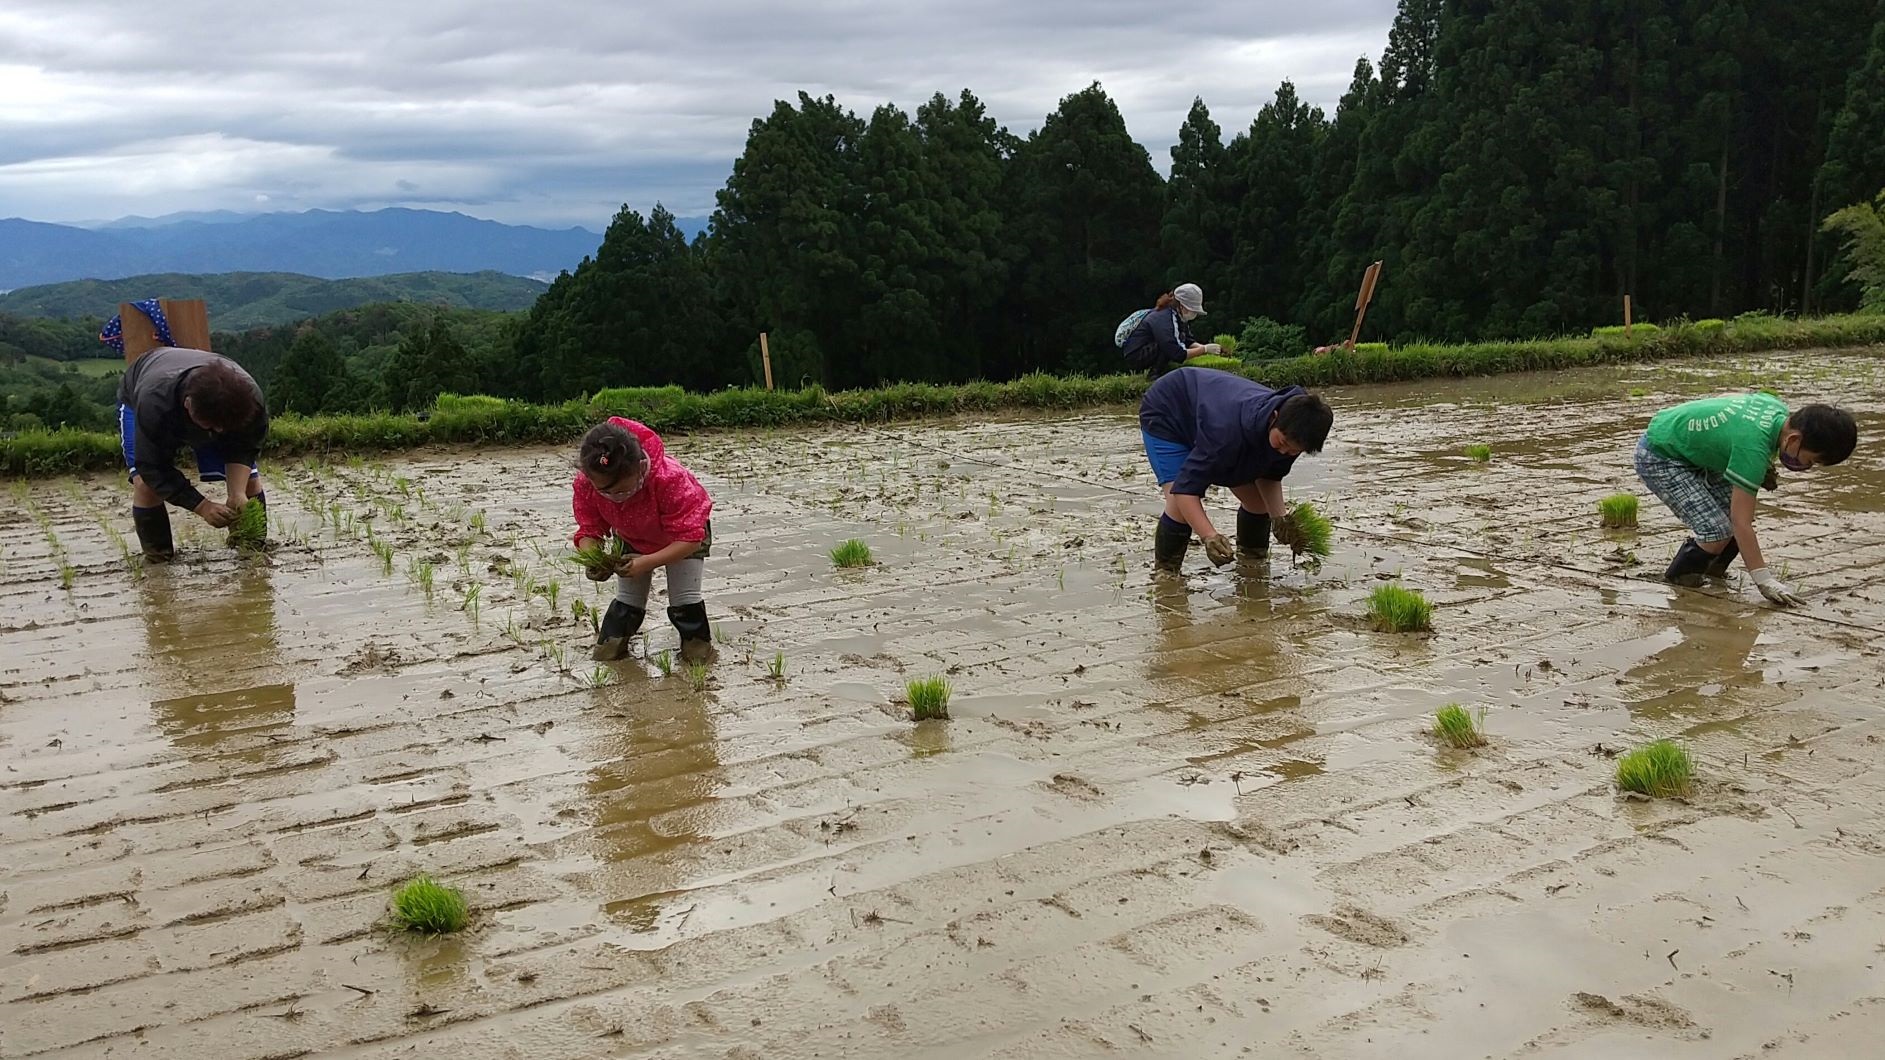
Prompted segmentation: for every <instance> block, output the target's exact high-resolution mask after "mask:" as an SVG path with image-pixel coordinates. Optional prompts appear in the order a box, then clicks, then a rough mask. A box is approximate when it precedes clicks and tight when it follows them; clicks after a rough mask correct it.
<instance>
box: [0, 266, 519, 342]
mask: <svg viewBox="0 0 1885 1060" xmlns="http://www.w3.org/2000/svg"><path fill="white" fill-rule="evenodd" d="M544 289H545V288H544V285H543V284H541V283H539V282H537V281H536V280H531V279H527V278H525V277H522V276H508V275H505V274H504V273H501V272H473V273H455V272H408V273H401V274H399V275H395V276H369V277H362V278H359V279H351V280H323V279H320V278H318V277H314V276H301V275H297V274H295V273H291V272H226V273H217V274H212V275H200V276H188V275H183V274H180V273H163V274H158V275H152V276H132V277H129V278H127V279H122V280H73V281H71V282H69V283H49V284H45V285H43V286H39V287H22V288H20V289H19V290H17V291H12V292H10V293H7V294H4V295H0V313H14V314H18V315H20V316H29V317H63V318H80V317H108V316H110V315H111V314H112V313H113V312H115V311H116V309H117V306H118V303H120V302H132V301H137V300H138V299H142V298H201V299H203V300H204V301H206V302H208V303H209V320H210V326H211V327H213V328H214V329H215V330H217V331H241V330H244V329H246V328H254V327H264V326H267V325H270V324H288V323H292V322H294V321H297V320H304V319H306V318H308V317H313V316H319V315H321V314H323V313H331V312H334V311H335V310H339V309H351V308H354V307H355V306H362V305H367V304H369V303H374V302H416V303H420V304H424V305H436V306H449V307H451V308H455V309H498V310H516V309H528V308H529V307H530V304H531V303H532V302H534V301H536V300H537V295H539V294H541V293H543V291H544Z"/></svg>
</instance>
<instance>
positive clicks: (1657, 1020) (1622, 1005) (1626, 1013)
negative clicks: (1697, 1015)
mask: <svg viewBox="0 0 1885 1060" xmlns="http://www.w3.org/2000/svg"><path fill="white" fill-rule="evenodd" d="M1568 1004H1569V1005H1570V1006H1571V1007H1572V1008H1573V1009H1575V1010H1577V1011H1579V1012H1583V1013H1585V1014H1586V1015H1588V1016H1590V1017H1591V1018H1593V1019H1596V1020H1598V1021H1599V1022H1602V1023H1630V1024H1635V1025H1636V1026H1639V1027H1654V1028H1656V1029H1658V1030H1687V1029H1689V1028H1691V1027H1694V1026H1695V1020H1694V1019H1692V1018H1690V1016H1689V1014H1688V1012H1687V1010H1685V1009H1682V1008H1679V1007H1677V1006H1675V1005H1671V1004H1670V1003H1669V1002H1667V1001H1663V1000H1661V999H1659V998H1653V997H1644V996H1643V995H1641V994H1626V995H1624V996H1623V997H1622V998H1620V999H1619V1000H1616V1001H1612V1000H1610V999H1609V998H1607V997H1605V996H1603V995H1602V994H1588V993H1585V992H1584V991H1582V990H1580V991H1578V992H1577V993H1575V994H1572V995H1571V996H1570V998H1569V999H1568Z"/></svg>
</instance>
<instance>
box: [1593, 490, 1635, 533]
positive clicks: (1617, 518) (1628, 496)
mask: <svg viewBox="0 0 1885 1060" xmlns="http://www.w3.org/2000/svg"><path fill="white" fill-rule="evenodd" d="M1597 511H1598V513H1599V514H1600V515H1602V516H1603V519H1604V527H1605V528H1606V529H1610V530H1627V529H1630V528H1632V527H1634V526H1635V525H1636V495H1635V494H1633V493H1614V494H1611V495H1610V496H1608V497H1605V498H1604V499H1603V500H1600V501H1598V502H1597Z"/></svg>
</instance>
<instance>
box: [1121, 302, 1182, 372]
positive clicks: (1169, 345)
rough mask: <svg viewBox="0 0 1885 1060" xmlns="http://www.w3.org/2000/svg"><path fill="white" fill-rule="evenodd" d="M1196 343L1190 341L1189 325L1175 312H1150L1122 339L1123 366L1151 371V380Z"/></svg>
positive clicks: (1162, 310)
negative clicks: (1123, 340) (1125, 364)
mask: <svg viewBox="0 0 1885 1060" xmlns="http://www.w3.org/2000/svg"><path fill="white" fill-rule="evenodd" d="M1197 341H1198V340H1196V339H1194V338H1192V337H1191V325H1190V324H1187V323H1185V318H1184V317H1181V316H1179V315H1178V310H1177V309H1176V308H1170V309H1154V310H1152V311H1151V312H1150V313H1147V314H1146V315H1145V317H1144V318H1143V319H1141V320H1140V321H1139V326H1138V327H1135V328H1133V329H1132V334H1130V335H1128V336H1126V345H1125V348H1124V349H1123V350H1122V351H1121V352H1122V353H1124V354H1125V357H1126V363H1127V364H1130V365H1133V366H1135V367H1140V368H1145V369H1148V370H1150V371H1151V373H1152V377H1153V378H1154V379H1156V378H1158V377H1159V376H1161V375H1164V374H1165V373H1166V372H1169V371H1171V370H1172V366H1173V364H1174V363H1175V362H1176V363H1182V362H1183V361H1184V360H1185V356H1186V353H1187V351H1189V350H1190V349H1191V347H1192V345H1193V344H1194V343H1196V342H1197Z"/></svg>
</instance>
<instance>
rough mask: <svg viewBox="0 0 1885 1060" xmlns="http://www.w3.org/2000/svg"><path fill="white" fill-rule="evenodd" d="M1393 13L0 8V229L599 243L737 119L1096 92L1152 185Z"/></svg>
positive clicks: (1032, 101)
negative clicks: (277, 212)
mask: <svg viewBox="0 0 1885 1060" xmlns="http://www.w3.org/2000/svg"><path fill="white" fill-rule="evenodd" d="M1393 12H1394V0H1324V2H1322V3H1319V4H1303V3H1292V2H1281V0H1262V2H1257V3H1252V2H1249V0H1244V2H1230V0H1222V2H1219V0H1199V2H1197V3H1194V4H1192V5H1190V6H1189V7H1159V6H1157V5H1145V4H1143V3H1137V2H1132V3H1128V2H1125V0H1087V2H1081V3H1075V2H1070V0H1044V2H1038V3H1034V4H1031V5H1030V4H1016V3H1013V2H1012V0H1008V2H999V0H960V2H957V3H954V4H950V5H943V4H939V3H927V4H924V3H911V2H908V0H877V2H865V0H821V2H817V3H793V4H784V5H781V4H771V3H760V2H748V0H696V2H694V3H688V4H674V5H652V4H632V5H631V4H600V3H596V2H595V0H528V2H524V3H498V2H495V0H450V2H440V0H433V2H424V0H411V2H389V0H305V2H303V3H300V4H298V5H267V6H264V5H261V4H235V3H230V2H228V0H171V2H169V3H167V4H165V5H164V8H163V13H162V16H161V17H156V15H155V12H154V9H152V8H151V7H149V5H147V4H142V3H135V2H132V0H8V3H7V4H6V5H5V6H4V8H0V91H4V92H5V93H6V94H7V97H8V100H9V105H8V106H7V107H6V108H5V109H4V110H0V216H13V215H18V216H26V217H33V218H36V219H42V220H83V219H93V218H107V217H114V216H118V215H121V214H128V213H139V214H146V215H150V214H159V213H166V212H170V211H174V210H201V209H246V210H253V209H304V208H309V207H328V208H348V207H362V208H373V207H376V206H383V205H424V206H429V207H433V208H450V207H458V208H462V209H464V210H465V212H467V213H471V214H475V215H477V216H484V217H492V218H495V219H497V220H503V221H511V222H526V223H538V224H551V225H565V224H583V225H587V226H590V227H600V226H601V225H602V224H604V223H606V221H607V220H608V218H609V216H610V215H611V214H613V212H614V210H615V208H616V207H617V206H619V205H620V204H621V203H623V202H625V201H626V202H628V203H629V204H630V205H632V206H635V207H636V208H638V209H643V210H645V209H646V208H648V207H649V206H651V205H652V204H653V203H654V202H655V201H656V200H661V201H664V202H665V203H666V204H667V205H668V207H669V208H670V209H671V210H673V211H674V212H676V213H679V214H699V213H706V212H708V211H709V210H711V208H712V205H713V193H714V191H715V190H716V189H717V188H718V187H719V185H720V184H721V183H722V182H723V181H724V179H725V177H726V173H727V171H728V169H729V168H730V166H731V163H732V160H733V158H734V157H735V156H736V155H737V154H738V153H739V151H740V150H741V147H742V145H743V143H744V141H745V137H746V132H747V129H748V127H749V126H750V124H751V122H752V120H753V119H754V118H756V117H759V116H761V115H763V114H765V113H767V112H768V111H769V110H770V109H771V107H772V103H773V101H774V100H775V99H780V98H787V99H790V98H794V97H795V96H796V94H797V93H798V92H799V91H801V90H803V91H806V92H809V93H811V94H813V95H819V96H822V95H825V94H827V93H829V94H832V95H835V96H836V97H837V98H838V100H839V102H840V103H842V104H843V105H845V106H847V107H850V108H852V109H855V110H857V111H858V112H859V113H861V114H868V113H869V111H870V110H871V109H872V108H874V107H876V106H877V105H878V104H880V103H884V102H894V103H896V104H898V105H900V106H903V107H905V108H906V109H908V108H913V107H914V106H916V105H917V104H919V103H921V102H922V101H923V100H925V99H927V98H928V97H929V96H931V95H932V94H934V93H936V92H943V93H945V94H947V95H951V96H953V95H954V94H955V93H956V92H957V91H959V90H961V89H962V88H968V89H970V90H971V91H973V92H975V93H976V95H977V96H979V97H980V98H981V99H982V101H983V102H984V103H985V104H986V105H987V106H988V108H989V111H990V113H991V114H993V115H994V116H995V118H996V119H997V120H999V121H1001V122H1002V123H1003V124H1006V125H1007V126H1008V127H1009V128H1010V129H1012V130H1014V131H1016V132H1019V133H1026V132H1027V131H1029V130H1032V129H1034V128H1037V127H1038V126H1039V125H1040V122H1041V120H1042V118H1043V117H1044V116H1045V115H1046V114H1047V113H1048V112H1049V111H1051V110H1052V109H1053V108H1054V106H1055V105H1056V103H1057V102H1058V100H1059V99H1060V97H1062V96H1065V95H1067V94H1068V93H1071V92H1075V91H1078V90H1079V89H1081V88H1084V87H1085V86H1086V85H1087V84H1088V83H1090V82H1092V81H1099V82H1101V83H1103V84H1104V85H1105V86H1106V89H1107V91H1108V92H1109V93H1111V94H1112V96H1113V98H1114V99H1115V100H1117V101H1118V103H1119V106H1120V109H1121V111H1122V112H1123V113H1124V114H1125V116H1126V120H1127V124H1128V126H1129V127H1130V128H1131V130H1132V132H1133V134H1134V135H1135V136H1136V137H1137V138H1138V139H1139V140H1140V142H1141V143H1144V144H1145V145H1146V147H1147V148H1148V149H1149V150H1151V152H1152V154H1153V157H1154V159H1155V160H1156V161H1157V162H1159V163H1160V164H1161V165H1163V164H1164V163H1165V160H1166V157H1167V155H1166V149H1167V148H1168V147H1169V146H1170V144H1171V142H1172V141H1173V140H1174V139H1175V138H1176V135H1177V129H1178V124H1179V122H1180V121H1181V120H1182V119H1183V117H1184V113H1185V111H1186V109H1187V108H1188V107H1189V106H1190V104H1191V100H1192V98H1193V97H1194V96H1203V97H1204V99H1205V101H1206V102H1207V103H1208V104H1209V105H1210V106H1211V109H1212V114H1213V116H1214V117H1215V118H1216V119H1217V121H1218V123H1219V124H1220V125H1222V126H1224V128H1225V129H1226V132H1227V134H1229V133H1232V132H1235V131H1236V130H1238V129H1241V128H1242V127H1244V126H1245V125H1247V124H1248V123H1249V121H1250V119H1251V118H1252V117H1254V116H1255V114H1256V111H1257V109H1258V108H1259V107H1261V106H1262V105H1263V104H1264V103H1265V102H1267V101H1268V100H1269V98H1270V96H1271V94H1272V93H1273V92H1274V91H1275V88H1276V85H1277V83H1278V82H1279V81H1281V80H1283V79H1285V78H1287V79H1290V80H1292V81H1294V82H1295V83H1296V86H1297V89H1298V91H1299V92H1300V93H1301V94H1302V95H1303V96H1304V97H1305V98H1307V99H1308V100H1310V101H1311V102H1314V103H1317V104H1319V105H1322V106H1323V107H1325V108H1329V109H1332V108H1333V106H1334V103H1335V101H1336V99H1337V98H1338V97H1339V96H1340V95H1341V92H1342V90H1343V89H1344V88H1345V87H1346V85H1347V83H1348V79H1349V75H1350V72H1351V70H1352V68H1353V65H1354V61H1355V59H1356V58H1357V57H1358V56H1360V55H1363V54H1367V55H1370V56H1371V57H1373V56H1378V55H1379V53H1380V50H1381V47H1382V46H1383V44H1384V43H1385V41H1386V38H1387V30H1388V25H1389V23H1390V21H1391V20H1392V17H1393Z"/></svg>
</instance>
